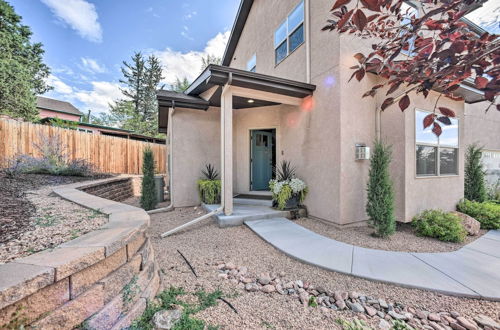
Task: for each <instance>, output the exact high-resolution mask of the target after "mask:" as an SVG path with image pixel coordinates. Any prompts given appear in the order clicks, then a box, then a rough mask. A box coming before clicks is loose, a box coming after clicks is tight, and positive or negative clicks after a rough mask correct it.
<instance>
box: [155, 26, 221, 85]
mask: <svg viewBox="0 0 500 330" xmlns="http://www.w3.org/2000/svg"><path fill="white" fill-rule="evenodd" d="M228 39H229V31H226V32H224V33H218V34H217V35H216V36H215V37H214V38H212V39H210V40H209V41H208V42H207V44H206V46H205V49H204V50H203V51H189V52H187V53H183V52H179V51H174V50H172V49H170V48H167V49H165V50H162V51H153V53H154V54H155V55H156V56H158V58H159V59H160V61H161V62H162V64H163V66H164V67H165V70H164V73H163V75H164V76H165V78H164V81H163V82H164V83H165V84H167V85H172V84H174V83H175V80H176V78H179V79H182V78H183V77H186V78H187V79H188V80H189V81H193V80H194V79H195V78H196V77H197V76H198V75H199V74H200V73H201V65H202V58H204V57H205V56H207V55H212V56H217V57H222V56H223V55H224V50H225V49H226V44H227V41H228Z"/></svg>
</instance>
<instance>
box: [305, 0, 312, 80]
mask: <svg viewBox="0 0 500 330" xmlns="http://www.w3.org/2000/svg"><path fill="white" fill-rule="evenodd" d="M304 14H305V17H306V82H307V83H308V84H310V83H311V1H310V0H305V13H304Z"/></svg>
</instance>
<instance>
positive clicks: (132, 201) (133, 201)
mask: <svg viewBox="0 0 500 330" xmlns="http://www.w3.org/2000/svg"><path fill="white" fill-rule="evenodd" d="M121 203H124V204H128V205H132V206H135V207H141V197H140V196H132V197H129V198H127V199H126V200H124V201H122V202H121ZM169 205H170V201H168V200H165V201H164V202H161V203H158V204H157V205H156V208H157V209H159V208H162V207H167V206H169Z"/></svg>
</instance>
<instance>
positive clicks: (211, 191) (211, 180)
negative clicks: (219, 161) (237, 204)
mask: <svg viewBox="0 0 500 330" xmlns="http://www.w3.org/2000/svg"><path fill="white" fill-rule="evenodd" d="M201 173H202V174H203V175H204V176H205V178H204V179H200V180H198V194H199V196H200V200H201V201H202V202H203V203H205V204H218V203H220V199H221V196H220V195H221V181H220V180H219V179H218V178H219V172H217V170H216V169H215V167H214V166H213V165H212V164H207V165H205V169H203V170H201Z"/></svg>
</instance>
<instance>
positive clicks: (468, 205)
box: [457, 199, 500, 229]
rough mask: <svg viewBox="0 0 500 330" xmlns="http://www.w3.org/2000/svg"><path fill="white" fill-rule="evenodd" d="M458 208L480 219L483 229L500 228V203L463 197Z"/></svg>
mask: <svg viewBox="0 0 500 330" xmlns="http://www.w3.org/2000/svg"><path fill="white" fill-rule="evenodd" d="M457 210H458V211H460V212H462V213H465V214H467V215H470V216H471V217H473V218H474V219H476V220H477V221H479V222H480V223H481V229H500V204H496V203H494V202H484V203H478V202H472V201H469V200H467V199H462V200H461V201H460V203H458V205H457Z"/></svg>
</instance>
